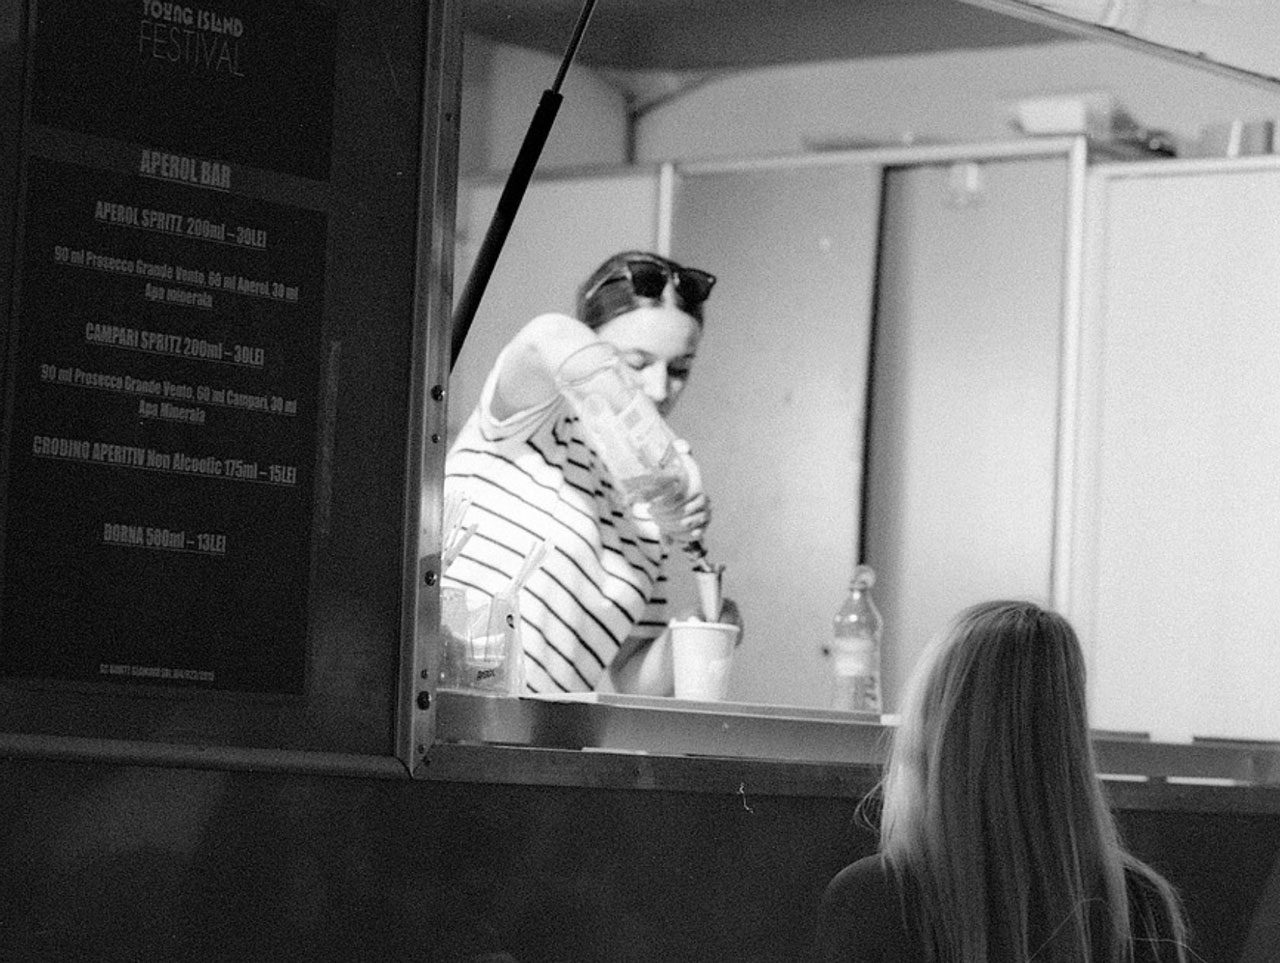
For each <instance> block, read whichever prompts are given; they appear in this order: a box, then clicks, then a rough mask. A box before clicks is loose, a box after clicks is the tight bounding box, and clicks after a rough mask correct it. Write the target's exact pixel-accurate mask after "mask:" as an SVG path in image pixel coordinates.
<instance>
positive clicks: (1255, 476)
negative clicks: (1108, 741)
mask: <svg viewBox="0 0 1280 963" xmlns="http://www.w3.org/2000/svg"><path fill="white" fill-rule="evenodd" d="M1094 189H1096V190H1098V191H1100V192H1102V194H1101V198H1102V199H1101V204H1100V207H1099V220H1098V222H1097V223H1096V225H1095V226H1094V233H1093V237H1094V243H1095V244H1096V249H1095V250H1094V252H1093V256H1092V258H1091V265H1092V268H1093V270H1094V271H1095V272H1096V273H1095V275H1094V276H1092V277H1091V278H1090V284H1091V287H1092V290H1093V297H1092V299H1091V303H1092V304H1093V310H1091V311H1090V312H1089V315H1088V317H1087V324H1086V336H1087V339H1088V342H1087V347H1088V353H1087V354H1086V358H1087V359H1090V361H1089V363H1090V364H1091V365H1092V372H1091V377H1090V379H1089V381H1088V382H1087V383H1086V384H1085V388H1086V394H1085V397H1084V399H1083V403H1082V409H1081V410H1082V414H1083V415H1084V416H1085V418H1086V422H1085V424H1084V425H1083V426H1082V427H1083V428H1084V429H1085V434H1084V436H1083V437H1084V438H1085V440H1086V442H1087V445H1086V446H1085V447H1083V448H1082V453H1081V457H1082V459H1085V460H1086V463H1085V464H1083V465H1082V474H1081V481H1082V489H1081V499H1082V502H1081V509H1082V514H1081V516H1080V519H1081V523H1080V531H1081V533H1082V536H1083V538H1082V541H1081V556H1082V559H1081V560H1082V562H1084V563H1085V567H1084V568H1083V569H1082V572H1088V573H1089V575H1090V579H1089V581H1088V582H1087V583H1086V584H1085V585H1084V586H1083V587H1082V590H1081V591H1082V596H1081V600H1080V601H1081V609H1082V611H1086V612H1088V613H1089V615H1090V618H1089V625H1090V628H1091V631H1092V633H1093V635H1094V636H1095V638H1094V640H1093V641H1094V658H1093V667H1092V670H1093V687H1094V721H1095V724H1097V725H1099V726H1101V727H1105V728H1114V729H1135V730H1150V731H1152V732H1154V733H1155V734H1156V735H1157V736H1161V737H1169V738H1186V737H1188V736H1191V735H1200V736H1227V737H1234V738H1268V739H1278V738H1280V655H1278V654H1277V653H1278V652H1280V638H1278V636H1280V378H1277V375H1276V370H1277V359H1280V168H1278V167H1277V165H1276V164H1275V163H1274V162H1268V166H1267V167H1264V168H1260V169H1259V168H1257V166H1256V165H1255V166H1254V167H1253V168H1244V169H1240V168H1237V169H1235V170H1231V169H1230V168H1229V167H1225V168H1221V169H1219V170H1217V171H1215V170H1212V169H1211V168H1209V167H1204V166H1201V167H1195V166H1183V165H1172V164H1171V165H1169V166H1168V167H1165V168H1163V169H1162V171H1157V172H1153V173H1151V174H1149V175H1146V176H1133V175H1129V176H1125V175H1124V174H1123V172H1121V173H1120V174H1118V175H1117V176H1114V177H1111V176H1107V175H1102V176H1100V177H1098V178H1097V179H1096V181H1095V184H1094Z"/></svg>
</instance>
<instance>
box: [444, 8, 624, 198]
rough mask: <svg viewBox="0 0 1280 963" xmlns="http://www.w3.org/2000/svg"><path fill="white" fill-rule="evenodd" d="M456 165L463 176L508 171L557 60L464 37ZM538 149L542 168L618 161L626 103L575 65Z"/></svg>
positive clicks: (621, 153)
mask: <svg viewBox="0 0 1280 963" xmlns="http://www.w3.org/2000/svg"><path fill="white" fill-rule="evenodd" d="M463 64H464V67H463V77H462V126H461V134H460V139H461V143H460V144H459V150H458V153H459V168H460V171H461V173H462V174H463V175H464V176H466V175H473V174H483V173H487V172H492V171H504V172H505V171H507V170H509V169H510V167H511V164H512V163H513V162H514V161H515V159H516V154H517V153H518V152H519V150H520V144H521V143H522V142H523V141H524V136H525V133H526V131H528V129H529V121H530V120H531V119H532V118H533V112H534V111H535V110H536V109H537V107H538V101H539V100H540V99H541V98H542V94H543V91H546V90H549V89H550V88H551V85H552V84H553V83H555V79H556V72H557V71H558V70H559V69H560V57H553V56H550V55H548V54H543V53H538V52H536V51H532V50H525V49H523V48H520V47H511V46H507V45H506V44H495V43H492V42H490V41H488V40H485V39H484V38H482V37H477V36H476V35H475V34H470V33H469V34H467V35H466V38H465V41H464V47H463ZM560 93H561V95H562V96H563V98H564V99H563V100H562V101H561V104H560V109H559V111H558V112H557V114H556V119H555V123H554V125H552V128H551V134H550V136H549V137H548V138H547V143H546V145H545V146H544V147H543V149H542V154H541V157H540V158H539V162H538V167H539V169H540V170H546V169H550V168H563V167H590V166H596V165H611V164H620V163H622V162H623V160H624V159H625V158H626V149H627V105H626V98H625V97H624V95H623V94H622V92H621V91H620V90H618V89H617V88H616V87H614V86H612V85H610V84H609V83H608V82H607V81H606V80H604V79H603V78H602V77H601V76H600V75H599V74H597V73H595V72H594V71H591V70H587V69H585V68H582V67H579V66H577V65H574V66H573V68H572V69H571V70H570V71H569V72H568V74H567V75H566V76H565V79H564V84H563V86H562V87H561V89H560Z"/></svg>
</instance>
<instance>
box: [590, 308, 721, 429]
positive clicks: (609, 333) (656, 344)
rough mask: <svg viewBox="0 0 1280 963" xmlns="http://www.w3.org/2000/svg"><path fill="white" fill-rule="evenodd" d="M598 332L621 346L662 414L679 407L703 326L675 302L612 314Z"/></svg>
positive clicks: (626, 361) (638, 380)
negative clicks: (677, 405)
mask: <svg viewBox="0 0 1280 963" xmlns="http://www.w3.org/2000/svg"><path fill="white" fill-rule="evenodd" d="M596 334H597V335H598V336H599V337H600V338H602V339H603V340H605V341H608V342H609V343H610V344H612V345H613V346H614V347H615V348H617V349H618V356H619V357H620V358H621V359H622V363H623V364H625V365H627V367H629V368H630V369H631V370H632V371H633V372H634V373H635V378H636V383H637V384H639V386H640V390H641V391H643V392H644V393H645V394H646V395H647V396H648V398H649V400H650V401H652V402H653V403H654V405H655V406H657V409H658V413H659V414H661V415H662V417H664V418H665V417H666V416H667V414H668V413H669V412H670V411H671V409H672V408H673V407H675V403H676V399H677V398H679V397H680V392H681V391H683V390H684V386H685V382H687V381H688V380H689V370H690V369H691V368H692V367H693V359H694V356H695V355H696V354H697V351H698V340H699V339H700V338H701V337H702V327H701V325H699V324H698V322H697V321H696V320H695V319H694V318H693V317H692V316H691V315H689V314H686V313H685V312H684V311H681V310H680V309H679V308H677V307H675V306H674V305H672V304H663V305H659V306H656V307H642V308H636V309H635V310H634V311H628V312H627V313H626V314H620V315H618V316H617V317H616V318H611V319H610V320H608V321H606V322H605V323H604V324H602V325H600V327H599V328H597V329H596Z"/></svg>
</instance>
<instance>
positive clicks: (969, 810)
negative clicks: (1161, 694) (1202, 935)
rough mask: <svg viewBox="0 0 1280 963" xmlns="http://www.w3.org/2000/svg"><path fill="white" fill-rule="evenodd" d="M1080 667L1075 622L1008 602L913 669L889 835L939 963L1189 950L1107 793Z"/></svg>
mask: <svg viewBox="0 0 1280 963" xmlns="http://www.w3.org/2000/svg"><path fill="white" fill-rule="evenodd" d="M1084 678H1085V668H1084V658H1083V655H1082V653H1081V651H1080V645H1079V642H1078V640H1077V638H1076V634H1075V631H1074V630H1073V629H1072V628H1071V625H1070V624H1069V623H1068V622H1067V621H1066V620H1065V619H1064V618H1062V617H1061V616H1060V615H1058V614H1056V613H1054V612H1050V611H1047V610H1045V609H1043V608H1041V607H1039V606H1038V605H1035V604H1034V603H1031V602H1013V601H995V602H985V603H982V604H979V605H975V606H973V607H972V608H969V609H967V610H965V611H964V612H962V613H961V614H960V615H959V616H958V617H957V618H956V620H955V621H954V622H953V624H952V625H951V627H950V630H949V631H948V632H946V633H945V634H943V635H941V636H939V637H938V638H937V639H935V640H934V642H933V643H932V644H931V645H930V647H929V648H928V650H927V651H926V652H925V654H924V656H923V658H922V660H921V663H920V665H919V666H918V667H917V670H916V672H915V674H914V675H913V676H912V679H911V682H910V683H909V685H908V687H907V692H906V694H905V698H904V702H903V706H902V718H901V723H900V725H899V727H898V730H897V732H896V734H895V736H894V741H893V748H892V750H891V752H890V756H889V764H888V769H887V772H886V774H885V779H884V783H883V793H884V796H883V809H882V812H881V826H880V843H881V851H882V852H883V854H884V856H885V859H886V862H887V864H888V866H889V867H890V869H891V871H892V872H893V873H894V874H895V876H896V877H897V878H898V880H899V881H900V883H901V885H902V888H903V893H904V896H905V897H907V900H906V902H907V904H908V905H911V906H912V907H914V909H913V911H912V916H913V918H914V920H915V922H916V925H918V927H919V929H920V933H921V936H922V938H923V940H924V942H925V944H926V945H927V946H929V947H930V949H931V952H932V959H933V960H934V961H936V963H996V961H1000V963H1006V961H1007V963H1068V961H1069V963H1085V961H1089V963H1127V961H1130V960H1132V959H1133V958H1134V956H1133V953H1134V948H1135V945H1136V944H1137V943H1138V942H1140V941H1143V940H1150V939H1160V938H1163V939H1167V940H1170V941H1171V942H1172V944H1174V945H1173V946H1169V947H1163V948H1162V949H1161V951H1160V952H1161V954H1162V955H1160V957H1159V958H1160V959H1175V960H1178V961H1185V960H1186V950H1185V948H1184V944H1185V926H1184V924H1183V919H1182V913H1181V909H1180V907H1179V905H1178V902H1177V897H1176V896H1175V895H1174V893H1173V890H1172V888H1171V887H1170V886H1169V885H1168V883H1166V882H1165V880H1164V879H1163V878H1161V877H1160V876H1159V874H1157V873H1156V872H1155V871H1154V870H1152V869H1150V868H1149V867H1147V866H1145V865H1144V864H1143V863H1141V862H1140V861H1138V860H1137V859H1135V858H1134V857H1133V856H1131V855H1130V854H1129V853H1128V852H1127V851H1126V850H1125V849H1124V847H1123V845H1122V843H1121V841H1120V837H1119V833H1118V831H1117V828H1116V824H1115V820H1114V818H1113V817H1112V815H1111V811H1110V809H1109V807H1108V805H1107V802H1106V799H1105V797H1104V795H1103V792H1102V787H1101V784H1100V782H1099V780H1098V777H1097V767H1096V763H1095V759H1094V753H1093V745H1092V742H1091V740H1090V738H1089V727H1088V720H1087V715H1086V708H1085V685H1084ZM1101 947H1106V948H1107V950H1106V952H1105V955H1103V956H1101V957H1099V956H1097V955H1096V951H1097V950H1098V948H1101Z"/></svg>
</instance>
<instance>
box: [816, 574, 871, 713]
mask: <svg viewBox="0 0 1280 963" xmlns="http://www.w3.org/2000/svg"><path fill="white" fill-rule="evenodd" d="M875 581H876V573H875V571H874V570H873V569H872V568H871V566H869V565H859V566H858V567H857V568H856V569H854V572H853V579H852V581H851V582H850V583H849V594H848V595H847V596H845V600H844V602H843V603H841V605H840V609H839V611H837V612H836V617H835V619H834V624H833V632H832V639H831V650H830V652H829V653H828V654H829V656H830V658H831V669H832V680H833V681H832V690H831V708H833V709H843V710H845V711H848V712H875V713H879V712H880V711H881V708H882V704H881V698H880V637H881V634H882V632H883V628H884V622H883V621H882V620H881V618H880V612H879V610H877V609H876V605H875V602H873V601H872V600H871V586H872V585H874V584H875Z"/></svg>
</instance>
